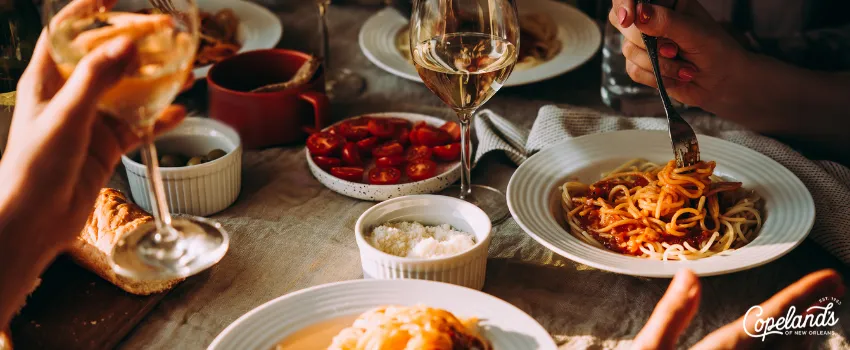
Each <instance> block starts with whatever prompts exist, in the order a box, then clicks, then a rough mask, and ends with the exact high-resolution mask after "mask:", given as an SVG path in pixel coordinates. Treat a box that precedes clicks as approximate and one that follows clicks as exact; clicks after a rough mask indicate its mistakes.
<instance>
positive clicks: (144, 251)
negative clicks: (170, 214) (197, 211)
mask: <svg viewBox="0 0 850 350" xmlns="http://www.w3.org/2000/svg"><path fill="white" fill-rule="evenodd" d="M171 224H172V226H173V227H174V229H175V230H176V231H177V232H179V235H180V236H179V238H178V239H176V240H174V241H171V242H162V241H159V240H160V236H159V234H157V233H156V225H155V223H154V222H153V221H151V222H148V223H145V224H143V225H141V226H139V227H137V228H136V229H135V230H133V231H131V232H129V233H127V234H125V235H124V236H123V237H121V239H120V240H119V241H118V243H117V244H116V245H115V247H114V248H113V249H112V254H110V256H109V259H110V265H112V268H113V270H115V273H117V274H118V275H120V276H124V277H127V278H131V279H133V280H137V281H162V280H171V279H178V278H186V277H189V276H192V275H194V274H197V273H199V272H201V271H204V270H206V269H207V268H209V267H211V266H213V265H215V264H216V263H217V262H219V260H221V258H222V257H224V254H225V253H226V252H227V248H228V246H229V244H230V239H229V236H228V235H227V232H226V231H224V229H223V228H222V227H221V224H219V223H217V222H215V221H211V220H207V219H204V218H199V217H191V216H181V217H175V218H173V220H172V221H171Z"/></svg>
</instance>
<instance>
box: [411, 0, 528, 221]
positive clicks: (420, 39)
mask: <svg viewBox="0 0 850 350" xmlns="http://www.w3.org/2000/svg"><path fill="white" fill-rule="evenodd" d="M518 51H519V19H518V16H517V11H516V5H515V3H514V0H417V1H416V2H415V3H414V5H413V15H412V17H411V20H410V53H411V57H412V59H413V64H414V66H415V67H416V71H417V72H418V73H419V77H421V78H422V81H423V82H425V85H426V86H427V87H428V89H430V90H431V91H432V92H433V93H434V94H435V95H437V97H439V98H440V99H441V100H442V101H443V102H444V103H445V104H446V105H448V106H449V107H450V108H451V109H453V110H454V111H455V113H456V114H457V116H458V119H459V120H460V124H461V163H462V167H461V182H460V186H459V187H455V188H450V189H449V190H448V193H450V194H452V195H455V196H458V197H460V198H461V199H465V200H467V201H470V202H472V203H474V204H476V205H478V206H479V207H480V208H481V209H482V210H484V212H485V213H487V214H488V216H490V219H491V220H492V221H493V222H494V223H497V222H499V221H501V220H503V219H504V218H506V217H507V214H508V210H507V204H506V202H505V195H504V194H503V193H501V192H500V191H498V190H496V189H494V188H491V187H486V186H472V185H471V184H470V165H471V156H472V144H471V140H470V137H471V131H470V130H471V122H472V117H473V115H474V113H475V111H476V110H477V109H478V108H479V107H481V105H483V104H484V103H486V102H487V101H488V100H489V99H490V98H491V97H493V95H495V94H496V92H498V91H499V89H500V88H501V87H502V85H503V84H504V82H505V81H506V80H508V77H510V75H511V72H512V71H513V68H514V65H515V64H516V61H517V54H518ZM473 187H474V190H473Z"/></svg>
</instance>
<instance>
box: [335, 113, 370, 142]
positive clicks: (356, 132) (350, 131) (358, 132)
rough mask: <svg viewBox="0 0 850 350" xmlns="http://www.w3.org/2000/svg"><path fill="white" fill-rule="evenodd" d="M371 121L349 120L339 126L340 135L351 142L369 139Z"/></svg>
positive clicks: (365, 119)
mask: <svg viewBox="0 0 850 350" xmlns="http://www.w3.org/2000/svg"><path fill="white" fill-rule="evenodd" d="M369 119H371V118H365V117H363V118H357V119H349V120H346V121H344V122H342V123H340V124H339V133H340V134H342V136H344V137H345V138H346V139H348V140H349V141H359V140H362V139H365V138H367V137H369Z"/></svg>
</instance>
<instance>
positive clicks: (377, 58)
mask: <svg viewBox="0 0 850 350" xmlns="http://www.w3.org/2000/svg"><path fill="white" fill-rule="evenodd" d="M518 11H519V17H520V18H519V21H520V33H521V34H520V45H519V52H518V53H517V56H518V57H517V64H516V66H515V67H514V70H513V73H512V74H511V76H510V78H508V81H507V82H506V83H505V86H518V85H525V84H531V83H535V82H538V81H542V80H546V79H549V78H553V77H556V76H559V75H561V74H564V73H566V72H569V71H571V70H573V69H575V68H577V67H579V66H581V65H582V64H584V63H585V62H587V61H588V60H589V59H590V58H592V57H593V55H595V54H596V51H597V50H598V49H599V45H600V44H601V43H602V34H601V33H600V31H599V26H598V25H597V24H596V23H595V22H594V21H593V20H592V19H590V17H588V16H587V15H585V14H584V13H582V12H581V11H579V10H578V9H576V8H574V7H572V6H569V5H567V4H564V3H560V2H556V1H552V0H528V1H523V2H522V4H521V6H519V8H518ZM407 33H408V19H406V18H404V17H402V15H401V14H399V13H398V12H397V11H396V10H394V9H392V8H386V9H384V10H382V11H379V12H378V13H376V14H375V15H373V16H372V17H371V18H370V19H369V20H367V21H366V23H365V24H363V27H362V28H361V29H360V36H359V42H360V48H361V50H362V51H363V53H364V55H366V57H367V58H368V59H369V60H370V61H372V63H374V64H375V65H376V66H378V67H380V68H381V69H383V70H385V71H387V72H390V73H392V74H395V75H397V76H399V77H402V78H405V79H409V80H413V81H419V82H421V81H422V80H421V79H420V78H419V75H418V74H417V73H416V68H414V67H413V61H412V60H411V58H410V44H409V39H408V34H407Z"/></svg>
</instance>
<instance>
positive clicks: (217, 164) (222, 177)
mask: <svg viewBox="0 0 850 350" xmlns="http://www.w3.org/2000/svg"><path fill="white" fill-rule="evenodd" d="M155 143H156V146H157V153H158V154H165V153H168V152H179V153H182V154H185V155H190V154H198V155H202V154H206V153H208V152H209V151H211V150H213V149H216V148H219V149H221V150H224V151H225V152H227V154H226V155H224V156H223V157H221V158H219V159H216V160H214V161H211V162H207V163H204V164H200V165H193V166H187V167H179V168H160V173H161V174H162V180H163V185H164V186H165V197H166V200H167V201H168V208H169V210H170V211H171V212H172V213H179V214H189V215H195V216H207V215H210V214H214V213H217V212H219V211H222V210H224V209H225V208H227V207H229V206H230V205H231V204H233V202H235V201H236V197H238V196H239V190H240V188H241V184H242V140H241V139H240V138H239V134H238V133H237V132H236V130H233V128H231V127H229V126H227V125H225V124H223V123H221V122H218V121H215V120H212V119H207V118H186V120H184V121H183V123H182V124H180V126H178V127H177V128H175V129H174V130H171V131H169V132H167V133H164V134H162V135H160V136H159V137H157V139H156V141H155ZM138 152H139V151H138V150H136V151H133V152H131V153H129V154H127V155H124V156H123V157H121V161H122V162H123V163H124V167H125V168H126V169H127V180H128V182H129V183H130V192H131V193H132V194H133V200H134V201H135V202H136V204H138V205H139V206H140V207H142V208H143V209H145V210H147V211H148V212H150V211H151V205H150V195H149V194H148V179H147V170H146V169H145V166H144V164H140V163H138V162H136V161H135V160H134V159H137V158H138V156H137V155H138Z"/></svg>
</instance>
